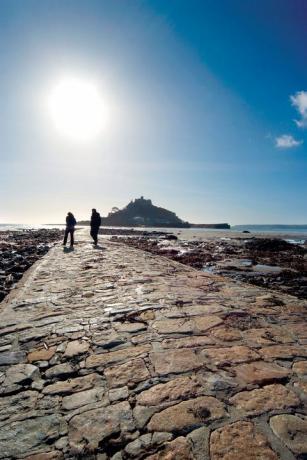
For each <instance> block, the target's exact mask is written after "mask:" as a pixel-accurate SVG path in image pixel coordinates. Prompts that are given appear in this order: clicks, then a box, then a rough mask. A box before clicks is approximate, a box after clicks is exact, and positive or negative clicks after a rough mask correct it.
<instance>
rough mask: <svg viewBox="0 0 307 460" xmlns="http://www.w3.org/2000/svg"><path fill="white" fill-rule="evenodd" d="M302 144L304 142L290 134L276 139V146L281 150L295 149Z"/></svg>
mask: <svg viewBox="0 0 307 460" xmlns="http://www.w3.org/2000/svg"><path fill="white" fill-rule="evenodd" d="M302 143H303V141H298V140H296V139H294V137H293V136H290V135H289V134H283V135H282V136H279V137H276V138H275V146H276V147H277V148H279V149H291V148H293V147H298V146H299V145H301V144H302Z"/></svg>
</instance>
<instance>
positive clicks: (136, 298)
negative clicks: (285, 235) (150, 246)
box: [0, 231, 307, 460]
mask: <svg viewBox="0 0 307 460" xmlns="http://www.w3.org/2000/svg"><path fill="white" fill-rule="evenodd" d="M77 237H78V240H79V241H78V244H77V245H76V247H75V250H74V251H73V252H69V251H67V252H65V251H63V248H62V247H61V246H59V245H58V246H56V247H54V248H53V249H52V250H51V251H50V252H49V253H48V254H47V255H46V256H45V257H44V258H43V259H42V260H41V261H40V262H38V263H37V264H36V265H35V266H33V267H32V269H31V270H30V271H29V273H28V275H27V277H26V278H24V279H23V280H22V282H21V283H20V284H19V287H18V289H16V290H15V292H14V293H13V294H12V295H11V296H10V297H9V299H8V300H7V301H6V302H3V303H2V304H1V306H0V308H1V311H0V312H1V320H0V383H1V390H0V392H1V394H0V458H1V459H17V458H18V459H19V458H26V459H28V460H30V459H31V460H57V459H63V458H65V459H80V458H84V459H97V460H106V459H111V458H112V460H120V459H143V458H146V459H150V460H160V459H165V460H186V459H196V460H206V459H210V460H239V459H242V460H260V459H261V460H275V459H281V460H291V459H292V460H293V459H306V455H307V417H306V400H307V361H306V355H307V347H306V343H307V327H306V322H305V320H306V316H305V312H306V302H303V301H298V300H297V299H296V298H294V297H290V296H285V295H278V294H276V293H274V294H273V293H271V292H269V291H265V290H263V289H260V288H256V287H252V286H248V285H246V284H240V283H235V282H233V281H229V280H225V279H223V278H219V277H217V276H212V275H208V274H205V273H202V272H199V271H196V270H193V269H191V268H189V267H187V266H183V265H180V264H178V263H176V262H173V261H171V260H168V259H164V258H163V257H157V256H153V255H151V254H149V253H144V252H142V251H139V250H136V249H133V248H129V247H127V246H123V245H121V244H118V243H112V242H110V241H104V242H103V248H98V249H94V248H93V247H92V245H91V244H89V242H88V238H87V235H86V234H85V233H84V231H81V232H80V233H79V234H78V235H77Z"/></svg>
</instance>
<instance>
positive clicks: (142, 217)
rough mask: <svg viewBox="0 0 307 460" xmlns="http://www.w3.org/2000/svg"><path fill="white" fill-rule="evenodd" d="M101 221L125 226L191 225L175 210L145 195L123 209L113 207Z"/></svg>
mask: <svg viewBox="0 0 307 460" xmlns="http://www.w3.org/2000/svg"><path fill="white" fill-rule="evenodd" d="M101 221H102V222H101V224H102V225H111V226H124V227H136V226H146V227H184V228H188V227H190V224H189V223H188V222H184V221H183V220H181V219H179V217H177V215H176V214H175V213H174V212H172V211H168V210H167V209H164V208H160V207H158V206H155V205H153V204H152V201H151V200H146V199H145V198H144V197H143V196H141V198H136V199H135V200H132V201H130V203H129V204H128V205H127V206H125V207H124V208H123V209H117V208H113V210H112V211H111V212H109V214H108V216H107V217H103V218H102V219H101Z"/></svg>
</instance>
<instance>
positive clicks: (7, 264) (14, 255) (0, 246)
mask: <svg viewBox="0 0 307 460" xmlns="http://www.w3.org/2000/svg"><path fill="white" fill-rule="evenodd" d="M62 235H63V231H62V230H58V229H40V230H16V231H1V232H0V302H1V301H2V300H3V299H4V298H5V297H6V296H7V294H8V293H9V292H10V291H11V289H12V288H13V287H14V286H15V284H16V282H17V281H18V280H19V279H20V278H21V277H22V275H23V273H24V272H25V271H26V270H27V269H28V268H29V267H31V265H33V264H34V262H36V261H37V260H38V259H40V258H41V257H42V256H43V255H45V254H46V253H47V252H48V251H49V249H50V247H51V246H52V244H53V243H54V242H55V241H58V240H59V239H60V238H62Z"/></svg>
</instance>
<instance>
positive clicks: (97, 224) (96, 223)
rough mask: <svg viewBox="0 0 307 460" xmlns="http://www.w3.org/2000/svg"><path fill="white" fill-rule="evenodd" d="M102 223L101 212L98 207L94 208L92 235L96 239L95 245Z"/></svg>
mask: <svg viewBox="0 0 307 460" xmlns="http://www.w3.org/2000/svg"><path fill="white" fill-rule="evenodd" d="M100 225H101V217H100V214H99V212H97V211H96V209H92V216H91V237H92V238H93V240H94V245H95V246H97V243H98V231H99V227H100Z"/></svg>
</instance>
